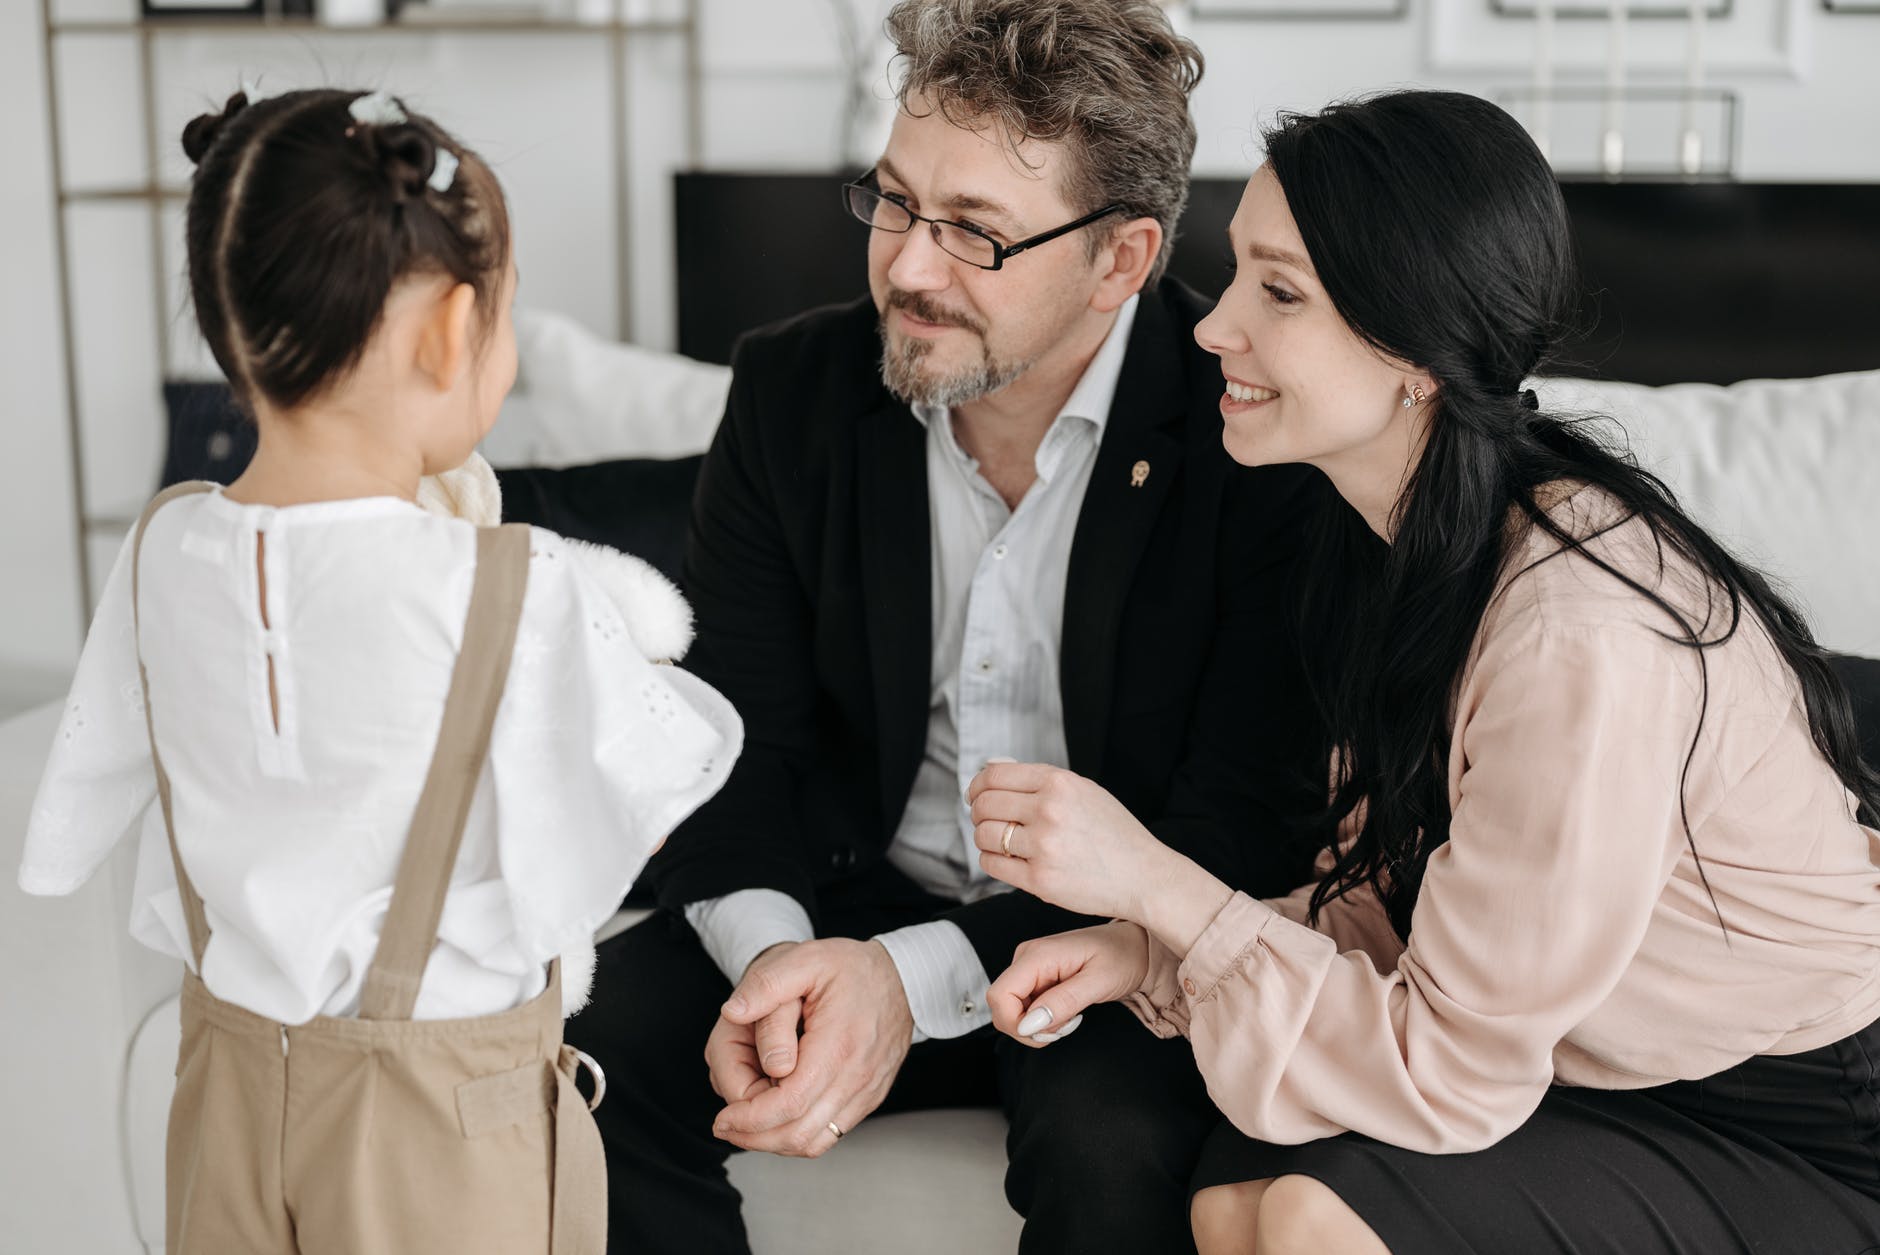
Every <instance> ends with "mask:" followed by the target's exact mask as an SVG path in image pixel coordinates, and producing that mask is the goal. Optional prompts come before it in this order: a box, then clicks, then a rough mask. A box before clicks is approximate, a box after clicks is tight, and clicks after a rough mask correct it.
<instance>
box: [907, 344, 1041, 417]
mask: <svg viewBox="0 0 1880 1255" xmlns="http://www.w3.org/2000/svg"><path fill="white" fill-rule="evenodd" d="M980 345H981V347H980V361H979V364H978V365H977V366H969V367H967V368H966V369H964V370H959V371H955V372H954V373H953V374H951V375H943V376H940V377H939V378H929V377H927V376H926V375H923V374H922V373H921V369H920V364H921V362H922V360H923V359H925V358H926V356H927V354H928V353H930V352H931V351H932V350H933V342H932V341H930V340H916V339H914V338H912V337H907V338H904V339H903V340H902V341H901V342H900V344H899V345H898V346H897V345H896V344H895V341H894V337H893V336H891V335H890V334H889V333H888V329H887V327H886V326H883V327H882V328H881V382H882V383H884V384H886V385H887V387H888V391H889V392H891V393H893V394H894V396H895V397H896V398H898V399H899V400H902V401H905V402H906V403H907V404H909V405H930V406H933V407H934V408H936V409H948V410H950V409H952V408H953V407H954V406H957V405H968V404H970V403H972V402H974V401H977V400H979V399H980V398H981V397H989V396H991V395H992V394H993V393H995V392H998V391H999V390H1001V389H1003V388H1005V387H1006V386H1008V385H1009V384H1011V383H1013V382H1014V381H1016V380H1017V379H1018V377H1019V376H1020V375H1022V374H1024V373H1025V372H1026V371H1028V370H1030V369H1031V367H1032V363H1031V362H1017V363H1011V362H998V361H994V360H993V358H992V355H991V354H990V353H988V352H987V351H986V349H985V347H984V345H985V342H984V341H983V340H982V341H980Z"/></svg>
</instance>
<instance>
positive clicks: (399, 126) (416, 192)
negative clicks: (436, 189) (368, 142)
mask: <svg viewBox="0 0 1880 1255" xmlns="http://www.w3.org/2000/svg"><path fill="white" fill-rule="evenodd" d="M370 133H371V134H372V138H373V141H374V142H375V145H376V150H377V154H376V155H377V157H378V162H379V169H380V170H381V171H382V172H383V173H384V175H385V183H386V186H387V187H389V188H390V189H391V192H392V203H393V204H396V205H402V204H404V203H405V202H406V201H412V200H419V199H422V198H423V196H424V192H425V184H427V183H428V182H429V181H430V179H431V173H432V171H434V170H436V169H437V141H436V140H434V139H432V138H431V136H430V135H428V134H426V132H425V130H424V128H423V127H421V126H417V125H414V124H413V123H410V122H398V123H394V124H393V125H391V126H379V127H373V128H370Z"/></svg>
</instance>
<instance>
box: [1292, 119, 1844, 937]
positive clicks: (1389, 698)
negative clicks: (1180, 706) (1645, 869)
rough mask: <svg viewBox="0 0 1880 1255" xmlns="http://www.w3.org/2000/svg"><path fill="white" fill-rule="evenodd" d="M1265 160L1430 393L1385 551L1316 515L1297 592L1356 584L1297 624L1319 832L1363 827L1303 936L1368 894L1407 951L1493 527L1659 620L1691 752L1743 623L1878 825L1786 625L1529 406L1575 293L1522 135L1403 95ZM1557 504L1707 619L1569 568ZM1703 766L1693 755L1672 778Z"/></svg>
mask: <svg viewBox="0 0 1880 1255" xmlns="http://www.w3.org/2000/svg"><path fill="white" fill-rule="evenodd" d="M1265 139H1266V151H1267V163H1268V165H1269V166H1270V167H1271V169H1272V171H1273V173H1274V174H1275V175H1276V176H1277V177H1278V180H1279V184H1280V187H1281V189H1282V190H1283V191H1284V193H1285V196H1286V202H1287V204H1288V206H1289V207H1290V209H1291V211H1292V216H1293V219H1294V221H1295V222H1296V223H1297V224H1298V228H1299V233H1300V236H1301V238H1302V239H1303V240H1304V242H1305V245H1306V250H1307V252H1308V253H1309V254H1310V255H1311V259H1312V263H1313V265H1314V267H1315V268H1316V269H1317V272H1318V277H1319V280H1320V282H1321V283H1322V284H1323V285H1324V287H1325V290H1326V292H1327V293H1328V294H1329V295H1330V297H1331V300H1332V303H1333V305H1334V306H1335V307H1336V308H1337V310H1338V312H1339V314H1340V315H1341V316H1342V317H1343V319H1344V320H1345V322H1346V323H1347V324H1348V325H1349V326H1350V327H1351V328H1352V330H1353V331H1354V332H1355V333H1356V334H1357V335H1358V336H1359V337H1361V338H1362V339H1364V340H1365V341H1367V342H1368V343H1370V344H1371V345H1372V346H1374V347H1375V348H1377V349H1379V350H1380V351H1382V352H1383V353H1385V354H1387V355H1389V356H1390V357H1392V358H1395V359H1398V360H1401V361H1404V362H1408V363H1412V364H1413V365H1415V366H1416V367H1417V368H1419V369H1422V370H1425V371H1427V372H1428V373H1429V374H1430V375H1431V376H1432V377H1433V378H1434V379H1435V380H1436V381H1437V384H1438V395H1437V397H1436V399H1435V403H1434V407H1433V411H1432V413H1431V415H1430V432H1429V437H1428V441H1427V443H1426V445H1425V447H1424V449H1423V452H1422V454H1421V456H1420V458H1419V459H1418V461H1417V463H1416V465H1415V467H1414V468H1413V471H1412V474H1411V477H1410V479H1409V480H1408V482H1407V484H1406V486H1405V489H1404V492H1403V494H1402V496H1401V498H1400V499H1399V501H1398V503H1397V508H1396V512H1395V516H1394V522H1395V531H1394V533H1393V536H1392V540H1391V543H1390V544H1389V545H1388V546H1384V545H1381V544H1379V543H1378V540H1377V538H1376V536H1375V535H1374V534H1373V533H1372V532H1371V531H1370V529H1369V528H1368V527H1367V526H1366V525H1365V524H1364V523H1363V521H1362V520H1361V519H1360V518H1359V516H1358V515H1357V513H1356V512H1355V511H1333V512H1330V513H1329V514H1328V515H1327V517H1326V519H1325V522H1324V525H1323V531H1322V533H1321V535H1320V536H1319V538H1318V545H1319V552H1318V554H1317V561H1315V562H1314V563H1313V564H1312V565H1310V566H1308V567H1307V568H1306V569H1308V570H1315V571H1348V572H1356V573H1357V575H1356V578H1352V579H1348V580H1338V581H1331V582H1323V583H1315V584H1314V586H1313V590H1312V593H1311V594H1310V596H1309V597H1308V599H1307V601H1306V609H1305V614H1306V617H1307V623H1306V633H1305V639H1306V640H1308V641H1313V642H1316V643H1317V645H1318V646H1319V647H1320V648H1322V649H1324V650H1325V653H1324V655H1323V657H1324V658H1325V659H1328V660H1331V661H1330V665H1326V666H1323V667H1320V668H1317V676H1318V679H1317V682H1316V684H1315V687H1316V689H1317V692H1318V697H1319V702H1320V706H1321V711H1322V714H1323V715H1324V717H1325V719H1326V721H1327V725H1328V728H1329V730H1330V733H1331V743H1332V744H1333V745H1336V746H1339V747H1340V749H1341V769H1340V773H1339V776H1338V779H1337V783H1336V787H1335V789H1334V795H1333V802H1332V806H1331V809H1330V811H1329V813H1328V814H1327V816H1326V817H1325V818H1326V820H1327V821H1328V826H1330V827H1334V828H1335V826H1336V825H1337V824H1339V823H1342V822H1344V821H1345V820H1347V819H1348V818H1350V817H1351V816H1352V815H1353V813H1354V812H1357V830H1356V833H1355V838H1354V839H1353V840H1351V841H1350V842H1349V843H1348V844H1347V845H1345V846H1344V847H1343V848H1342V849H1340V848H1339V847H1338V845H1337V844H1336V842H1332V843H1331V844H1332V848H1333V850H1334V853H1335V863H1334V866H1333V869H1332V871H1331V873H1330V874H1329V875H1328V876H1327V877H1326V878H1325V879H1324V880H1323V881H1322V882H1321V883H1320V885H1319V886H1318V889H1317V891H1316V893H1315V894H1314V895H1313V899H1312V911H1313V914H1314V916H1316V914H1317V912H1318V910H1319V908H1320V907H1321V906H1323V905H1324V903H1325V902H1326V901H1327V900H1329V899H1331V898H1333V897H1337V896H1341V895H1342V894H1344V893H1347V892H1350V891H1352V890H1353V889H1356V888H1359V887H1361V886H1367V885H1368V886H1372V887H1374V889H1375V891H1376V892H1377V893H1378V894H1379V896H1380V897H1381V898H1382V900H1383V902H1384V905H1385V908H1386V910H1387V912H1388V914H1389V916H1390V920H1391V923H1392V925H1393V926H1394V927H1395V929H1396V931H1397V933H1398V935H1399V936H1400V937H1408V936H1409V933H1410V917H1411V912H1412V909H1413V908H1414V907H1415V905H1416V900H1417V895H1418V892H1419V890H1420V889H1421V886H1422V882H1423V872H1424V868H1425V867H1426V866H1427V865H1428V862H1429V858H1430V855H1431V854H1432V853H1433V852H1434V851H1435V850H1436V849H1438V848H1439V847H1440V846H1441V845H1442V844H1443V843H1444V842H1445V841H1447V840H1448V839H1449V822H1450V813H1449V784H1448V771H1449V747H1450V735H1451V727H1450V725H1451V717H1452V716H1451V703H1452V701H1453V700H1454V698H1455V695H1456V693H1457V691H1458V687H1459V685H1460V682H1461V677H1462V671H1463V667H1464V665H1465V663H1466V662H1467V659H1468V656H1469V651H1470V648H1471V645H1472V644H1473V642H1474V640H1475V637H1476V633H1477V631H1478V629H1479V627H1480V625H1481V622H1482V618H1483V615H1484V614H1485V612H1486V611H1487V609H1488V605H1489V601H1490V599H1491V597H1493V595H1494V592H1495V589H1496V588H1497V586H1498V584H1499V583H1500V582H1501V580H1502V578H1503V577H1504V576H1505V575H1506V574H1507V572H1506V570H1505V569H1504V566H1505V563H1506V561H1507V559H1508V555H1509V551H1510V544H1509V538H1510V536H1511V534H1517V533H1514V532H1511V529H1510V527H1509V521H1510V518H1511V517H1519V516H1520V515H1525V517H1526V518H1527V519H1528V520H1529V521H1530V523H1531V526H1532V527H1537V528H1540V529H1542V530H1543V531H1545V532H1546V533H1548V534H1549V535H1550V536H1551V537H1553V539H1554V540H1556V541H1558V542H1559V547H1558V549H1557V550H1556V551H1555V554H1556V556H1557V555H1558V554H1559V553H1566V552H1569V551H1573V552H1577V553H1578V554H1580V555H1581V556H1582V557H1584V558H1585V559H1586V560H1587V561H1590V562H1592V563H1594V564H1596V565H1597V566H1599V567H1601V568H1602V569H1604V570H1605V571H1606V572H1607V573H1608V574H1610V575H1611V576H1612V577H1613V578H1614V579H1617V580H1619V581H1621V582H1622V583H1624V584H1625V585H1627V586H1628V587H1630V588H1631V589H1632V590H1633V591H1635V592H1636V593H1637V594H1638V595H1639V596H1640V597H1642V598H1644V599H1646V600H1647V601H1649V602H1651V603H1652V604H1653V605H1655V606H1656V607H1657V608H1658V609H1659V610H1660V611H1662V612H1663V613H1664V615H1665V617H1666V626H1665V628H1664V634H1665V635H1666V637H1667V638H1668V639H1671V640H1674V641H1677V642H1679V643H1681V644H1683V645H1685V646H1688V647H1690V648H1692V649H1694V650H1696V651H1697V654H1698V659H1699V665H1700V673H1701V675H1702V677H1703V686H1702V695H1701V696H1700V698H1699V700H1700V703H1701V705H1700V710H1699V712H1698V719H1699V725H1698V726H1699V730H1700V733H1701V728H1702V720H1703V718H1704V715H1705V713H1706V712H1705V710H1704V709H1703V708H1702V707H1703V706H1707V705H1708V689H1709V673H1708V666H1707V664H1706V663H1705V661H1704V660H1705V655H1706V652H1707V651H1708V650H1710V649H1712V648H1715V647H1716V646H1718V645H1721V644H1722V643H1724V642H1725V641H1727V640H1729V639H1730V638H1731V636H1732V635H1733V634H1734V633H1735V632H1736V631H1737V629H1738V626H1739V624H1740V622H1741V619H1742V617H1743V615H1744V613H1745V612H1747V613H1749V614H1750V615H1752V616H1754V618H1755V619H1756V620H1757V621H1759V622H1760V623H1761V624H1762V625H1763V626H1764V628H1765V629H1766V630H1767V631H1768V633H1769V635H1770V637H1771V638H1772V639H1773V640H1774V642H1775V645H1776V648H1777V649H1778V650H1780V651H1781V654H1782V657H1783V658H1784V659H1785V660H1786V662H1787V663H1788V665H1789V667H1790V668H1791V669H1792V670H1793V671H1794V672H1795V675H1796V676H1797V678H1798V679H1799V680H1800V682H1801V690H1802V695H1803V698H1804V700H1805V702H1806V705H1807V710H1808V723H1809V729H1810V731H1811V732H1812V733H1813V736H1814V741H1815V744H1816V746H1817V747H1818V748H1819V749H1820V751H1821V753H1822V755H1823V757H1825V758H1826V759H1827V761H1828V762H1829V764H1830V765H1832V766H1833V768H1834V770H1835V772H1836V773H1837V774H1838V775H1839V776H1840V778H1841V780H1842V782H1843V783H1844V784H1845V785H1846V786H1847V788H1848V789H1849V790H1850V791H1851V792H1852V793H1853V794H1854V796H1855V798H1856V799H1857V801H1858V803H1859V806H1860V808H1861V810H1862V812H1863V814H1864V815H1866V816H1868V817H1871V816H1872V815H1874V814H1875V813H1876V812H1880V776H1877V775H1876V773H1875V772H1874V770H1873V769H1872V768H1871V767H1870V766H1868V765H1867V764H1865V763H1863V762H1862V761H1861V758H1860V749H1859V745H1858V742H1857V740H1856V736H1855V730H1854V721H1853V715H1852V712H1851V709H1850V707H1849V703H1848V698H1847V694H1846V691H1845V690H1844V689H1843V687H1842V686H1841V683H1840V681H1839V680H1838V679H1837V678H1836V676H1835V675H1834V673H1833V672H1832V671H1831V670H1830V669H1829V666H1828V662H1827V655H1826V652H1825V651H1824V650H1823V649H1822V648H1821V647H1820V646H1819V645H1818V644H1816V642H1815V640H1814V637H1813V636H1812V635H1810V633H1809V630H1808V627H1807V625H1806V624H1805V623H1804V622H1803V620H1802V617H1801V615H1800V614H1798V613H1797V612H1796V610H1795V608H1794V607H1793V606H1792V605H1790V604H1789V602H1788V601H1787V600H1786V599H1785V598H1784V597H1783V596H1782V595H1781V594H1780V593H1778V592H1777V591H1776V590H1775V588H1773V587H1772V586H1771V584H1770V582H1769V580H1768V579H1767V578H1765V577H1764V576H1763V575H1762V574H1760V573H1759V572H1757V571H1755V570H1754V569H1752V568H1750V567H1748V566H1746V565H1744V564H1743V563H1740V562H1738V561H1737V560H1736V559H1735V558H1733V557H1731V555H1730V554H1729V553H1728V552H1727V551H1726V550H1725V549H1724V548H1723V547H1722V546H1721V545H1719V544H1718V543H1717V542H1716V541H1715V540H1713V539H1711V537H1710V536H1708V535H1706V534H1705V532H1704V530H1703V529H1702V528H1701V527H1699V526H1698V525H1697V524H1696V523H1695V522H1693V521H1692V520H1691V518H1690V516H1688V515H1687V514H1685V513H1684V511H1683V510H1682V509H1681V508H1680V507H1679V506H1678V504H1677V502H1676V500H1675V499H1674V498H1673V496H1672V494H1671V492H1670V490H1669V489H1668V488H1666V486H1665V485H1664V483H1663V482H1661V481H1660V480H1658V479H1657V478H1655V477H1654V476H1652V475H1650V474H1648V473H1647V472H1645V471H1644V470H1642V469H1640V468H1639V467H1638V466H1637V465H1636V464H1635V463H1634V462H1633V461H1632V460H1631V459H1630V458H1629V456H1627V455H1625V454H1623V453H1620V452H1617V451H1615V450H1613V449H1611V448H1608V447H1607V446H1606V445H1605V444H1603V443H1602V442H1601V441H1600V440H1599V439H1598V438H1596V437H1595V436H1593V435H1591V434H1589V433H1588V432H1587V431H1586V430H1584V429H1583V424H1581V423H1579V422H1578V421H1577V420H1573V419H1569V418H1566V417H1562V416H1557V415H1549V414H1547V413H1545V412H1542V411H1540V410H1537V409H1533V408H1530V407H1529V406H1528V405H1527V404H1526V403H1525V401H1524V398H1523V396H1522V394H1521V392H1520V389H1521V387H1522V383H1523V380H1525V379H1526V378H1527V377H1528V376H1530V375H1532V374H1534V373H1535V372H1536V371H1537V370H1539V369H1541V368H1543V367H1545V366H1547V365H1549V364H1550V363H1552V362H1553V361H1554V358H1555V353H1556V351H1557V350H1558V348H1559V346H1560V345H1561V343H1562V341H1563V340H1564V339H1565V338H1566V336H1567V334H1568V332H1569V330H1570V321H1569V320H1570V319H1571V318H1572V316H1573V312H1574V310H1575V308H1576V305H1577V300H1576V298H1577V294H1578V290H1579V289H1578V282H1579V280H1578V274H1577V269H1576V266H1575V263H1574V259H1573V250H1572V245H1571V236H1570V232H1569V230H1568V224H1567V215H1566V208H1565V205H1564V204H1563V202H1562V200H1561V197H1560V189H1559V187H1558V185H1557V184H1556V183H1555V181H1554V177H1553V172H1552V170H1551V169H1550V168H1549V166H1548V163H1547V160H1546V159H1545V158H1544V157H1543V156H1542V155H1541V153H1540V151H1539V150H1538V149H1537V148H1536V147H1535V146H1534V143H1533V141H1532V140H1531V139H1530V138H1529V137H1528V135H1527V132H1526V131H1525V130H1523V129H1522V127H1521V126H1520V124H1519V123H1517V122H1516V121H1515V120H1514V119H1513V118H1511V117H1510V116H1509V115H1508V114H1507V113H1506V112H1504V111H1503V110H1501V109H1500V108H1497V107H1496V106H1495V105H1493V104H1490V103H1489V102H1488V101H1485V100H1482V99H1480V98H1478V97H1475V96H1468V95H1463V94H1460V93H1455V92H1426V91H1410V92H1395V93H1390V94H1386V95H1380V96H1375V97H1371V98H1369V99H1366V100H1362V101H1358V102H1355V103H1350V104H1340V105H1334V106H1332V107H1331V108H1328V109H1326V110H1324V111H1323V112H1320V113H1316V114H1309V115H1301V114H1287V115H1283V116H1281V117H1280V118H1279V119H1278V120H1277V121H1276V122H1275V123H1274V125H1273V126H1272V127H1270V128H1269V129H1268V130H1267V132H1266V135H1265ZM1562 480H1565V481H1575V482H1578V483H1582V484H1587V485H1591V486H1592V487H1594V488H1597V489H1600V490H1602V491H1603V492H1605V493H1606V494H1608V495H1609V496H1610V497H1612V498H1613V499H1615V500H1616V501H1617V502H1618V504H1619V506H1620V510H1619V514H1618V522H1625V521H1628V520H1630V519H1634V518H1636V519H1639V520H1641V521H1643V523H1644V524H1645V525H1646V526H1647V527H1648V528H1650V530H1651V533H1652V535H1653V536H1654V537H1655V539H1656V543H1657V545H1658V548H1659V555H1660V560H1661V565H1662V563H1663V560H1664V558H1665V556H1666V551H1667V550H1669V552H1670V554H1672V555H1675V556H1676V558H1678V559H1681V560H1682V561H1683V562H1685V563H1689V564H1691V565H1692V566H1693V567H1695V568H1696V570H1697V571H1698V572H1699V573H1701V574H1702V575H1703V576H1707V577H1708V579H1707V584H1708V592H1709V601H1710V611H1709V613H1707V614H1706V615H1704V616H1703V617H1702V618H1701V619H1698V620H1696V621H1694V620H1693V618H1692V616H1691V615H1689V614H1687V613H1685V612H1684V611H1681V610H1680V609H1679V608H1678V607H1677V606H1674V605H1673V604H1671V603H1670V602H1669V601H1667V600H1666V599H1665V598H1664V597H1663V596H1662V595H1660V593H1659V592H1658V591H1656V590H1655V589H1653V588H1651V587H1648V586H1647V585H1645V584H1643V583H1641V582H1639V581H1638V580H1636V579H1634V578H1632V577H1630V576H1628V575H1626V574H1625V573H1623V572H1621V571H1619V570H1617V569H1615V568H1614V567H1613V566H1612V565H1611V564H1609V563H1607V562H1606V561H1604V560H1602V559H1601V558H1600V557H1598V556H1597V555H1596V554H1593V553H1591V552H1589V551H1588V550H1587V549H1586V548H1585V544H1586V542H1588V541H1590V540H1592V539H1594V537H1595V536H1597V535H1599V534H1602V533H1603V532H1605V531H1607V530H1610V529H1611V528H1612V527H1614V526H1617V523H1616V522H1615V523H1608V524H1605V525H1603V526H1602V527H1601V528H1600V530H1599V531H1598V532H1594V533H1591V534H1587V535H1573V534H1570V533H1569V531H1568V530H1567V529H1566V528H1563V527H1562V526H1561V524H1559V523H1557V522H1556V521H1555V520H1554V519H1553V518H1551V517H1550V516H1549V515H1548V514H1546V513H1545V512H1544V511H1543V509H1542V508H1541V507H1540V506H1539V505H1537V504H1536V500H1535V492H1536V489H1537V488H1540V487H1541V486H1543V485H1547V484H1550V483H1554V482H1555V481H1562ZM1696 746H1697V741H1696V739H1695V738H1693V741H1692V745H1691V750H1690V753H1689V754H1687V756H1686V759H1685V770H1684V773H1683V775H1684V776H1688V775H1689V770H1690V760H1691V756H1693V755H1694V754H1695V752H1696ZM1684 783H1685V781H1684V779H1683V778H1682V777H1681V778H1680V780H1679V781H1678V787H1679V789H1680V790H1682V789H1683V787H1684ZM1870 822H1871V819H1870ZM1685 834H1686V839H1687V840H1690V823H1689V818H1688V815H1687V816H1686V817H1685ZM1692 850H1693V853H1694V854H1695V853H1696V848H1695V844H1694V843H1693V845H1692ZM1698 868H1699V873H1700V875H1701V874H1702V870H1703V865H1702V861H1701V858H1700V859H1699V862H1698ZM1706 883H1708V882H1707V881H1706ZM1713 905H1714V901H1713ZM1725 927H1726V930H1727V923H1726V924H1725Z"/></svg>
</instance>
